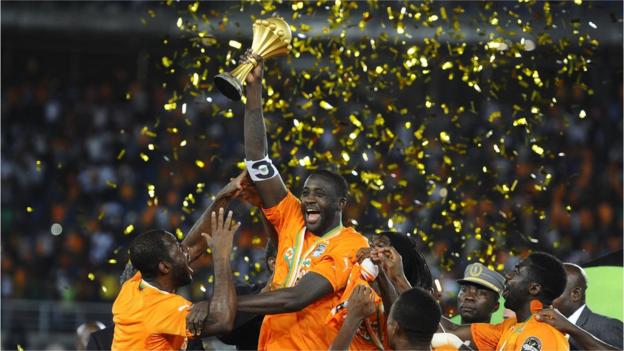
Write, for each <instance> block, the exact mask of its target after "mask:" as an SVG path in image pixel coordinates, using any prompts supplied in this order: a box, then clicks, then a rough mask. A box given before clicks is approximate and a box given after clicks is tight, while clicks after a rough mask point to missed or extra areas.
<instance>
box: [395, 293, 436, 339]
mask: <svg viewBox="0 0 624 351" xmlns="http://www.w3.org/2000/svg"><path fill="white" fill-rule="evenodd" d="M441 316H442V312H441V311H440V305H438V303H437V302H436V300H435V299H434V298H433V296H431V294H430V293H429V292H427V291H425V290H423V289H421V288H412V289H409V290H406V291H404V292H403V293H402V294H401V295H400V296H399V298H398V299H397V300H396V301H395V302H394V303H393V304H392V307H391V308H390V314H389V315H388V341H389V343H390V346H391V347H392V348H393V349H394V350H398V349H401V348H406V347H407V348H409V349H421V347H424V346H426V347H427V349H429V345H430V344H431V338H432V337H433V334H434V333H435V332H436V330H437V329H438V324H439V323H440V318H441Z"/></svg>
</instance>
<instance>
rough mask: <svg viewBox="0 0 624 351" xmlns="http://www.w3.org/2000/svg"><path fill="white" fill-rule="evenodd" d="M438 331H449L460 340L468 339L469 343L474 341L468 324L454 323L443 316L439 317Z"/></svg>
mask: <svg viewBox="0 0 624 351" xmlns="http://www.w3.org/2000/svg"><path fill="white" fill-rule="evenodd" d="M438 332H443V333H451V334H454V335H456V336H457V337H458V338H460V339H461V340H462V341H470V344H473V343H474V342H473V340H472V331H471V330H470V324H461V325H460V324H455V323H453V322H452V321H451V320H450V319H448V318H446V317H444V316H442V318H440V327H439V328H438Z"/></svg>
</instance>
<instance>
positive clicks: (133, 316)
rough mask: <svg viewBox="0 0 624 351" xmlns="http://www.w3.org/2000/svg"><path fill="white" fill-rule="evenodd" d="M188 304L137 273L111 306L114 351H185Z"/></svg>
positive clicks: (123, 287) (189, 303)
mask: <svg viewBox="0 0 624 351" xmlns="http://www.w3.org/2000/svg"><path fill="white" fill-rule="evenodd" d="M190 307H191V302H189V301H188V300H186V299H185V298H183V297H182V296H180V295H176V294H172V293H168V292H166V291H162V290H160V289H157V288H155V287H153V286H151V285H149V284H148V283H146V282H145V281H144V280H143V279H141V273H137V274H135V275H134V277H132V278H131V279H130V280H128V281H127V282H126V283H124V285H123V286H122V287H121V291H119V295H117V298H116V299H115V303H114V304H113V322H115V332H114V336H113V345H112V349H113V350H185V349H186V341H187V336H188V334H187V332H186V315H187V314H188V312H189V308H190Z"/></svg>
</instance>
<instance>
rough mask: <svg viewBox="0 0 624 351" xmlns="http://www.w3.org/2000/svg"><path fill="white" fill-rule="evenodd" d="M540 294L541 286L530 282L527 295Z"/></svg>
mask: <svg viewBox="0 0 624 351" xmlns="http://www.w3.org/2000/svg"><path fill="white" fill-rule="evenodd" d="M541 292H542V284H540V283H536V282H531V283H529V294H531V295H532V296H537V295H539V294H540V293H541Z"/></svg>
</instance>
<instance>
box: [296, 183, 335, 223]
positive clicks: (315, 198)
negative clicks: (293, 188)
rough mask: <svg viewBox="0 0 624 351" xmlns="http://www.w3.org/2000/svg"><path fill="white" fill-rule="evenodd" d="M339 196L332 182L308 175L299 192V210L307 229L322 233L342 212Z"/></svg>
mask: <svg viewBox="0 0 624 351" xmlns="http://www.w3.org/2000/svg"><path fill="white" fill-rule="evenodd" d="M341 207H342V206H341V198H339V197H338V196H337V195H336V190H335V189H334V187H333V186H332V184H331V183H330V182H329V181H327V180H325V179H324V178H323V177H319V176H314V175H313V176H310V177H308V179H307V180H306V182H305V184H304V185H303V192H302V193H301V212H302V213H303V218H304V220H305V224H306V227H307V228H308V230H310V231H311V232H313V233H314V234H317V235H323V234H325V232H326V231H327V230H329V229H331V228H329V226H330V225H331V224H332V222H333V220H334V218H335V217H336V216H340V215H341V213H342V208H341Z"/></svg>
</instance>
